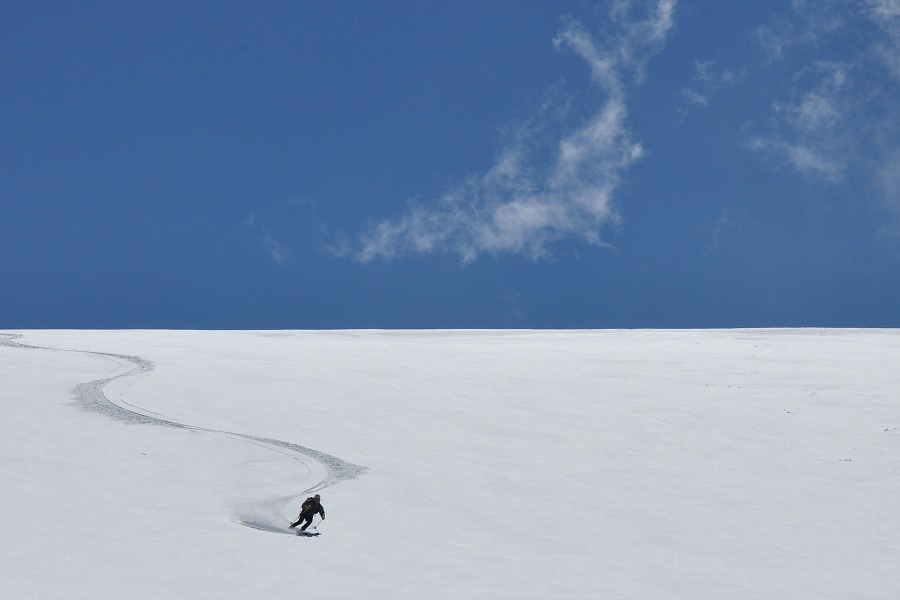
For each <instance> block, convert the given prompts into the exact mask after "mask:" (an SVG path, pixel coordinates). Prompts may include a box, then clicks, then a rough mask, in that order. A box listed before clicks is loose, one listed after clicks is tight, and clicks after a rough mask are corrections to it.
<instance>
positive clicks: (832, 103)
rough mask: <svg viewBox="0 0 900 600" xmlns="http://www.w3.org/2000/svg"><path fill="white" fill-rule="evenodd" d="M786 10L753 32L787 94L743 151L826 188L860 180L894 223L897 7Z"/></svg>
mask: <svg viewBox="0 0 900 600" xmlns="http://www.w3.org/2000/svg"><path fill="white" fill-rule="evenodd" d="M793 9H794V14H793V15H792V16H791V18H789V19H785V18H783V19H780V20H777V21H776V22H775V24H774V25H772V26H770V27H767V28H762V29H760V30H759V31H758V32H757V33H758V39H759V40H760V42H761V43H762V44H763V47H764V49H765V50H766V51H767V57H768V58H769V59H771V60H778V61H780V63H779V65H778V68H780V69H788V73H789V78H788V81H789V85H788V87H787V88H786V89H785V91H784V93H783V94H782V96H781V97H780V98H779V99H778V100H776V101H774V102H772V103H771V111H770V120H769V122H768V123H767V124H766V126H765V127H764V128H763V130H762V131H761V132H759V133H757V134H755V135H752V136H751V137H750V139H749V143H748V145H749V147H750V148H751V149H753V150H756V151H758V152H760V153H762V154H764V155H766V156H768V157H771V158H773V159H775V160H776V161H777V162H779V163H780V164H783V165H785V166H787V167H789V168H790V169H792V170H794V171H797V172H799V173H802V174H804V175H807V176H810V177H813V178H815V179H818V180H820V181H824V182H826V183H830V184H837V183H842V182H845V181H847V180H848V175H849V174H850V173H854V174H856V175H857V176H861V177H862V180H863V181H868V182H869V183H870V184H871V185H872V187H873V189H876V190H880V193H882V194H883V195H884V196H883V199H884V203H885V205H886V206H888V207H890V208H891V210H892V212H893V213H894V214H895V215H896V216H897V217H900V187H898V186H897V185H896V179H895V178H893V177H892V176H891V175H890V174H891V173H892V172H893V168H894V167H895V166H896V157H897V156H900V137H898V123H900V104H898V103H897V98H898V97H900V86H898V83H900V0H852V1H845V2H834V1H832V0H795V2H794V3H793ZM773 40H777V43H775V42H773ZM788 49H791V50H796V52H793V53H790V54H789V53H788ZM810 50H815V52H810ZM812 55H816V58H809V57H810V56H812ZM825 55H827V59H826V58H823V56H825ZM797 60H800V61H801V62H799V63H798V62H797ZM803 60H805V61H806V62H802V61H803Z"/></svg>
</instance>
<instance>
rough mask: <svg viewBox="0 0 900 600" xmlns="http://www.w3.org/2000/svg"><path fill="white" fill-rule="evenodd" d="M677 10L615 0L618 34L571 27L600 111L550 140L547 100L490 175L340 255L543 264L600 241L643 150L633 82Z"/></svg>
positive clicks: (565, 35)
mask: <svg viewBox="0 0 900 600" xmlns="http://www.w3.org/2000/svg"><path fill="white" fill-rule="evenodd" d="M675 6H676V0H657V1H656V2H655V3H654V4H653V5H652V7H651V9H650V11H649V12H648V13H647V14H645V15H642V16H641V17H638V18H635V17H634V14H635V7H634V6H633V3H632V2H631V1H630V0H619V1H617V2H614V3H613V4H612V5H611V9H610V12H609V16H610V19H611V21H612V23H613V25H614V27H612V28H611V31H613V32H614V33H613V34H611V35H610V36H607V37H604V38H603V39H602V40H598V39H597V38H596V37H595V36H593V35H591V34H590V33H589V32H588V31H587V30H586V29H585V28H584V27H583V26H582V25H581V24H580V23H578V22H577V21H574V20H569V21H567V22H565V24H564V26H563V28H562V30H561V31H560V32H559V34H558V35H557V37H556V38H555V40H554V44H555V46H556V47H557V48H558V49H562V50H567V51H571V52H574V53H575V54H576V55H577V56H579V57H580V58H581V59H582V60H584V62H585V63H586V64H587V66H588V67H589V68H590V72H591V81H592V84H593V85H594V86H596V88H597V89H598V91H599V92H600V94H601V96H602V101H601V102H600V104H599V106H598V107H597V109H596V110H595V112H593V114H590V115H588V118H586V119H584V120H582V121H580V124H579V126H578V127H575V128H574V129H570V130H569V131H568V132H567V133H565V134H563V135H560V136H559V137H557V138H556V139H553V140H551V141H550V142H548V141H547V139H546V138H547V135H548V133H547V132H548V131H549V130H550V129H551V128H550V127H547V126H545V125H546V123H545V121H546V120H547V119H550V118H551V117H550V115H551V114H553V113H554V109H555V107H554V106H553V101H548V102H547V103H546V104H545V105H544V106H543V107H542V108H541V110H540V111H538V113H537V115H535V116H534V117H532V118H531V119H528V120H526V121H525V122H523V123H521V124H519V125H518V126H516V127H514V128H512V129H511V131H510V133H509V135H508V136H507V140H506V143H505V144H504V145H503V147H502V148H501V150H500V151H499V152H498V154H497V158H496V159H495V161H494V163H493V164H492V165H491V166H490V167H489V168H488V169H487V170H486V171H484V172H482V173H479V174H476V175H473V176H470V177H468V178H466V179H465V180H463V181H462V182H460V183H458V184H456V185H455V186H452V187H450V188H449V189H447V190H446V191H445V192H444V193H443V194H442V195H441V196H440V198H438V199H437V200H436V201H435V202H433V203H429V204H415V205H412V206H410V207H409V208H408V210H407V212H406V214H404V215H403V216H400V217H398V218H395V219H388V220H384V221H381V222H378V223H376V224H374V225H373V226H371V227H370V228H369V229H368V230H367V231H366V232H365V233H363V234H362V235H361V236H360V237H359V238H358V240H357V241H356V242H355V243H348V244H346V245H345V246H344V247H343V248H342V249H340V250H339V253H340V254H343V255H347V256H350V257H352V258H354V259H355V260H358V261H360V262H364V263H365V262H370V261H373V260H379V259H380V260H385V261H388V260H392V259H394V258H397V257H399V256H402V255H408V254H426V253H438V252H442V253H450V254H456V255H458V256H459V257H460V259H461V260H462V261H463V262H471V261H473V260H475V259H476V258H477V257H478V256H480V255H482V254H500V253H512V254H522V255H526V256H529V257H531V258H534V259H537V258H541V257H545V256H547V255H548V254H549V252H550V249H549V247H550V245H551V244H553V243H554V242H558V241H560V240H564V239H578V240H582V241H584V242H587V243H589V244H593V245H602V244H603V241H602V238H601V235H600V231H601V229H602V227H603V226H604V225H607V224H612V223H616V222H618V221H619V220H620V217H619V216H618V213H617V212H616V209H615V207H614V203H613V196H614V194H615V192H616V190H617V189H618V188H619V186H620V185H621V181H622V176H623V174H624V172H625V171H626V170H627V169H628V168H629V167H630V166H631V165H632V164H634V163H635V162H636V161H637V160H639V159H640V158H641V156H642V155H643V153H644V151H643V148H642V147H641V144H640V143H639V142H636V141H635V140H634V139H633V137H632V134H631V132H630V131H629V128H628V124H627V117H628V105H627V99H628V98H627V96H628V94H627V87H628V86H627V83H628V82H630V81H639V80H640V78H641V76H642V73H643V69H644V65H645V63H646V61H647V60H648V59H649V58H650V56H652V55H653V54H654V53H655V52H657V51H658V50H659V49H660V48H661V47H662V45H663V43H664V42H665V39H666V36H667V34H668V32H669V31H670V30H671V29H672V27H673V26H674V11H675ZM542 148H549V152H547V151H543V152H542V151H541V149H542ZM538 156H541V157H544V158H542V159H539V158H536V157H538Z"/></svg>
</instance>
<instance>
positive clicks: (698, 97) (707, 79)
mask: <svg viewBox="0 0 900 600" xmlns="http://www.w3.org/2000/svg"><path fill="white" fill-rule="evenodd" d="M715 65H716V63H715V61H712V60H706V61H696V62H695V63H694V78H693V81H692V85H691V86H690V87H686V88H682V90H681V92H680V93H681V97H682V98H683V99H684V101H685V103H686V105H687V106H686V107H682V108H681V110H680V115H681V116H682V117H684V116H686V115H687V113H688V109H689V108H693V107H703V106H708V105H709V103H710V100H711V99H712V97H713V96H715V95H716V94H717V93H718V92H719V91H720V90H722V89H723V88H729V87H732V86H734V85H735V84H736V83H737V82H738V81H740V80H741V79H742V78H743V77H744V75H745V74H744V73H743V72H735V71H731V70H727V69H724V70H718V69H716V66H715Z"/></svg>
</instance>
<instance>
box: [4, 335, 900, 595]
mask: <svg viewBox="0 0 900 600" xmlns="http://www.w3.org/2000/svg"><path fill="white" fill-rule="evenodd" d="M7 333H8V334H13V336H14V335H18V336H20V337H16V338H13V336H5V337H4V338H3V339H4V340H6V341H4V342H2V344H0V383H2V387H0V389H2V401H3V419H0V440H2V444H0V448H2V451H0V481H2V483H3V485H2V490H3V491H2V495H0V498H2V507H0V508H2V510H0V519H2V540H3V541H2V544H0V570H2V573H0V575H2V576H0V597H2V598H95V599H96V598H100V599H103V598H161V597H177V598H214V599H216V600H223V599H227V598H248V597H257V598H286V597H308V598H316V599H317V600H321V599H323V598H373V599H376V600H377V599H382V598H385V599H386V598H391V599H393V598H416V599H421V598H542V599H545V598H604V599H606V598H610V599H623V598H629V599H630V598H634V599H641V600H648V599H669V598H678V599H691V600H699V599H716V600H722V599H732V600H734V599H737V600H741V599H750V598H753V599H757V598H758V599H763V598H765V599H772V598H790V599H803V598H809V599H813V598H815V599H822V598H846V599H848V600H849V599H853V600H861V599H869V598H884V599H896V598H900V501H898V492H900V368H898V366H900V331H896V330H769V331H765V330H723V331H581V332H574V331H572V332H568V331H545V332H528V331H423V332H404V331H396V332H383V331H335V332H288V331H285V332H188V331H9V332H7ZM313 490H318V491H319V492H320V493H321V494H322V500H323V504H324V506H325V509H326V513H327V519H326V520H325V521H324V522H323V523H322V525H321V527H320V528H319V529H320V531H321V532H322V535H321V536H319V537H314V538H302V537H299V536H296V535H294V534H293V533H292V532H291V531H290V530H288V529H287V528H286V525H287V523H288V522H289V520H290V519H292V518H293V517H294V516H295V515H296V513H297V511H298V509H299V505H300V503H301V501H302V499H303V498H304V497H305V496H306V495H308V494H309V493H312V491H313Z"/></svg>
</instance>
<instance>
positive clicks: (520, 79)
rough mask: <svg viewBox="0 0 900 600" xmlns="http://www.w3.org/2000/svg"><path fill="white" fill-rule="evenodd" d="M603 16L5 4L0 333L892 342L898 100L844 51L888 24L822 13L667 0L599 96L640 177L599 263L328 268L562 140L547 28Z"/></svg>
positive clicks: (570, 240) (564, 81)
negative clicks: (665, 336) (515, 140)
mask: <svg viewBox="0 0 900 600" xmlns="http://www.w3.org/2000/svg"><path fill="white" fill-rule="evenodd" d="M370 4H371V5H370ZM612 4H613V3H598V4H596V5H594V4H590V3H585V2H581V1H576V0H573V1H572V2H559V1H552V2H551V1H547V2H512V1H495V2H481V1H477V2H476V1H469V0H462V1H460V2H455V3H421V2H394V1H389V2H379V3H351V2H319V3H312V2H301V3H296V2H266V3H263V2H252V3H251V2H248V3H239V2H223V3H214V4H210V3H196V2H154V3H144V4H140V3H121V2H92V3H89V4H78V3H74V4H73V3H63V2H10V3H6V4H5V5H4V7H3V8H2V9H0V57H2V60H0V74H2V80H3V81H4V82H5V86H4V87H5V91H4V93H3V94H2V95H0V140H2V141H0V240H2V242H0V244H2V253H0V281H2V286H3V290H2V295H0V326H2V327H6V328H178V329H190V328H199V329H205V328H222V329H241V328H301V329H320V328H464V327H465V328H467V327H474V328H495V327H496V328H506V327H527V328H557V327H558V328H620V327H624V328H642V327H664V328H669V327H684V328H688V327H690V328H694V327H782V326H827V327H856V326H860V327H897V326H900V310H898V307H900V252H898V248H900V246H898V240H900V226H898V225H900V197H898V195H900V179H897V180H896V181H897V190H893V189H892V188H891V184H890V182H892V181H894V180H893V179H892V176H891V175H890V173H891V172H892V169H893V167H895V166H896V167H898V168H900V159H898V158H897V157H900V138H898V136H897V130H896V127H895V126H894V127H891V126H886V125H884V123H890V122H892V121H894V122H895V120H894V119H893V117H894V116H896V115H895V114H894V112H896V111H897V110H898V109H897V108H896V107H891V103H890V102H888V101H885V98H887V99H889V98H892V97H893V98H895V97H896V95H895V94H896V92H897V91H898V81H897V78H896V77H895V74H891V73H890V71H889V69H888V68H887V67H884V66H883V64H882V63H881V62H879V60H878V57H877V56H876V55H875V54H874V52H875V51H874V48H875V46H874V42H871V40H872V39H873V38H878V39H880V41H881V43H882V45H881V46H880V47H886V48H887V50H886V52H888V53H890V52H893V53H895V54H896V55H898V56H900V49H898V47H897V46H898V40H900V34H897V35H894V34H895V33H896V32H900V24H898V23H897V22H896V21H897V20H898V19H896V18H892V17H890V15H888V17H885V18H884V19H881V20H877V19H876V16H872V15H874V13H873V12H872V7H873V6H874V4H873V3H871V2H866V1H865V0H860V1H859V2H854V3H853V5H854V6H855V7H856V8H855V9H854V10H852V11H851V10H849V9H848V10H845V9H842V8H834V7H833V5H830V4H828V3H823V6H826V5H827V6H829V7H830V8H828V10H832V11H834V12H835V14H836V15H837V17H838V18H839V20H840V23H841V25H840V28H838V29H835V30H824V29H823V28H822V27H820V26H819V25H817V21H816V19H815V18H814V17H815V13H816V11H814V10H810V11H809V14H804V13H803V12H802V11H801V10H797V9H795V8H792V7H791V3H790V2H787V1H780V2H776V1H773V0H766V1H765V2H758V3H757V2H754V3H737V4H738V5H740V6H737V7H735V6H730V5H731V4H733V3H722V2H716V1H713V0H698V1H694V2H685V1H682V2H680V3H678V5H677V7H676V10H675V13H674V14H675V25H674V26H673V27H672V28H671V30H670V31H669V32H668V33H667V35H666V41H665V43H664V44H661V45H660V47H659V48H658V49H657V50H656V51H655V52H654V53H653V54H652V56H650V57H649V58H648V60H647V61H646V64H645V65H643V68H642V69H638V70H632V71H627V72H625V71H623V73H622V81H623V82H624V85H625V86H626V87H627V91H626V96H625V97H626V102H627V110H628V116H627V119H626V120H625V126H626V127H627V129H628V131H629V132H630V134H631V137H632V138H633V139H634V140H635V141H639V142H640V144H641V146H642V148H643V149H644V156H643V157H642V158H641V159H640V160H638V161H637V162H635V163H634V164H633V165H631V166H628V167H627V168H624V169H622V170H621V171H620V172H619V176H620V182H619V183H618V185H617V187H615V190H614V192H613V194H612V205H613V206H614V208H615V209H616V211H617V213H618V214H619V215H620V217H621V219H620V221H619V222H612V221H607V222H599V223H597V224H596V229H597V231H598V233H600V236H601V238H602V239H603V241H604V242H605V243H606V244H608V245H607V246H597V245H592V244H589V243H586V242H585V241H584V240H583V239H580V238H579V237H578V236H577V235H562V236H560V237H559V239H555V240H553V241H551V242H550V243H549V244H548V246H547V247H548V249H549V252H548V254H547V255H546V256H544V257H542V258H538V259H535V258H533V257H532V256H529V255H528V254H527V253H524V252H515V251H504V250H499V251H491V250H484V251H482V252H480V253H479V254H478V255H477V257H476V258H475V259H474V260H472V261H470V262H464V261H462V260H461V259H460V257H459V256H458V255H457V254H454V253H453V252H452V251H451V252H443V251H434V252H429V253H415V252H412V253H409V252H408V253H401V254H399V255H397V256H395V257H389V258H378V259H375V260H373V261H371V262H360V261H359V260H356V259H355V258H354V256H353V255H352V252H351V253H349V254H348V253H347V252H346V251H345V252H343V253H341V252H336V251H335V249H336V248H339V247H341V246H342V245H345V246H349V247H355V246H358V244H359V243H360V242H359V240H360V239H361V238H362V237H363V236H364V235H365V232H366V231H367V230H368V229H367V228H369V227H371V226H372V225H373V224H376V223H384V222H391V221H392V220H394V219H397V218H399V217H401V216H402V215H403V214H404V213H405V212H406V211H407V210H408V207H409V206H410V203H411V202H412V203H415V204H417V205H419V206H423V207H437V206H439V205H440V202H439V199H440V197H441V195H442V194H443V193H444V192H445V191H446V190H447V189H448V188H452V187H454V186H458V185H459V183H460V182H462V181H465V180H466V178H467V177H471V176H473V175H477V174H479V173H481V174H483V173H485V172H487V171H488V170H489V169H490V168H491V166H492V164H494V161H495V159H496V157H497V156H498V154H499V152H500V150H501V148H502V147H503V146H504V144H505V143H507V141H508V137H509V132H510V130H511V128H512V127H515V125H516V124H521V123H523V122H526V121H527V120H528V119H537V118H539V117H537V116H536V115H541V114H543V113H541V111H540V107H541V106H547V105H549V104H551V103H555V104H554V106H557V105H558V106H557V109H556V110H558V111H560V112H565V119H564V120H556V121H554V120H552V119H549V120H548V122H547V124H546V129H545V130H544V132H543V134H542V135H545V136H547V138H548V139H551V140H552V139H554V136H556V138H557V139H558V138H559V137H561V136H563V135H565V132H566V131H567V128H568V130H571V129H572V128H576V127H578V126H579V124H581V123H583V122H585V120H586V119H587V118H588V115H590V114H591V111H592V110H594V108H593V107H595V106H599V105H601V104H602V102H603V101H604V92H603V90H602V89H597V88H596V87H592V84H591V82H590V70H589V69H588V66H587V65H586V64H585V61H584V60H582V59H581V58H579V57H578V56H576V55H575V54H574V53H573V52H571V51H568V50H566V49H565V48H555V47H554V43H553V40H554V37H555V36H557V35H558V34H559V32H560V31H561V29H562V28H563V27H564V26H565V23H570V22H571V20H573V19H574V20H577V21H578V22H580V23H581V24H582V25H583V27H584V29H585V30H587V31H589V32H591V33H592V34H593V36H594V40H595V42H596V43H597V45H598V46H603V45H604V44H613V43H614V40H615V39H616V30H617V27H621V23H620V24H619V25H618V26H616V25H613V24H611V23H612V22H611V21H610V17H609V7H610V6H611V5H612ZM619 4H622V3H621V2H619ZM649 4H651V3H640V2H634V3H632V8H631V12H632V13H633V14H634V16H635V18H638V17H641V16H642V15H645V14H648V13H647V11H645V10H643V9H642V7H644V6H647V5H649ZM725 4H729V6H724V5H725ZM812 4H815V3H812ZM823 10H824V9H818V12H819V13H821V12H822V11H823ZM867 11H868V12H867ZM867 15H868V16H867ZM567 19H568V20H567ZM776 34H778V35H780V36H781V40H782V41H783V42H785V43H786V46H785V50H784V51H783V52H782V55H781V56H780V57H776V56H775V55H774V54H773V52H774V51H773V50H772V46H771V45H766V40H768V39H769V38H770V37H771V36H774V35H776ZM811 35H817V36H818V37H817V38H816V43H815V44H812V43H810V42H809V36H811ZM767 36H768V37H767ZM804 36H806V37H804ZM879 36H880V37H879ZM804 40H805V41H804ZM876 41H878V40H876ZM870 42H871V43H870ZM854 61H855V62H854ZM701 63H706V64H707V65H708V68H709V72H710V73H712V75H711V76H710V78H709V79H707V80H705V81H704V80H702V78H700V77H699V75H698V73H699V72H700V71H699V69H700V67H699V66H698V65H700V64H701ZM863 63H864V64H865V68H863V67H859V66H858V65H860V64H863ZM898 64H900V63H898ZM826 68H828V69H833V70H834V71H835V72H837V71H838V70H841V72H842V73H844V74H845V77H846V79H845V80H841V81H845V82H844V83H840V82H839V83H840V84H837V83H836V84H834V85H833V86H831V87H828V85H827V81H825V78H826V74H825V69H826ZM727 74H730V77H727V76H726V75H727ZM834 81H838V80H837V79H835V80H834ZM823 82H824V83H823ZM861 89H867V90H873V91H871V93H870V96H869V97H867V100H866V103H865V104H863V103H862V102H858V101H857V100H858V97H859V96H861V94H856V93H855V91H856V90H861ZM688 90H694V91H695V92H697V93H698V94H700V93H702V95H703V98H704V99H705V101H703V102H701V101H700V100H699V96H698V95H694V96H693V98H694V101H691V100H690V98H691V96H690V94H689V93H688ZM826 92H827V93H830V94H832V95H826ZM807 100H810V102H807ZM812 100H816V101H819V102H818V103H815V102H812ZM861 106H862V108H860V107H861ZM564 107H565V108H564ZM832 108H833V109H834V110H831V109H832ZM813 110H820V112H818V113H816V115H818V116H816V115H813V114H812V112H811V111H813ZM892 111H894V112H892ZM813 118H816V119H821V121H819V122H821V123H822V125H821V127H820V128H819V129H818V130H816V129H810V128H804V127H806V125H805V124H807V123H809V122H812V121H810V120H809V119H813ZM803 119H807V120H806V121H804V120H803ZM798 123H799V125H798ZM875 132H877V135H876V133H875ZM826 134H827V135H826ZM857 137H859V138H860V139H857ZM759 140H763V142H760V141H759ZM754 143H755V145H754ZM546 147H550V148H552V147H553V143H552V142H550V143H549V144H548V145H547V146H546ZM801 147H802V148H803V149H806V150H810V149H811V150H812V151H813V153H814V154H815V155H816V156H820V157H825V158H828V159H830V160H831V162H830V163H828V164H829V165H837V164H838V163H841V169H840V172H839V174H838V175H834V176H832V175H831V174H830V173H831V172H830V171H826V170H825V167H814V168H813V169H812V170H810V169H809V168H808V167H804V165H803V163H802V162H799V160H800V159H799V158H798V157H801V158H802V156H803V155H801V154H796V153H795V154H794V155H789V154H788V153H787V151H786V150H785V149H786V148H790V149H792V150H798V149H800V148H801ZM843 149H845V150H846V151H844V150H843ZM533 160H534V161H535V163H536V164H537V165H538V170H539V171H540V170H541V169H542V168H543V167H541V166H540V164H541V163H540V161H541V160H543V159H542V158H541V157H540V156H536V157H534V158H533ZM843 161H846V164H843ZM835 168H836V169H837V167H835ZM816 169H818V170H816ZM885 182H888V183H885ZM434 210H435V211H439V209H437V208H435V209H434ZM435 214H438V215H439V214H440V212H436V213H435Z"/></svg>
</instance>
